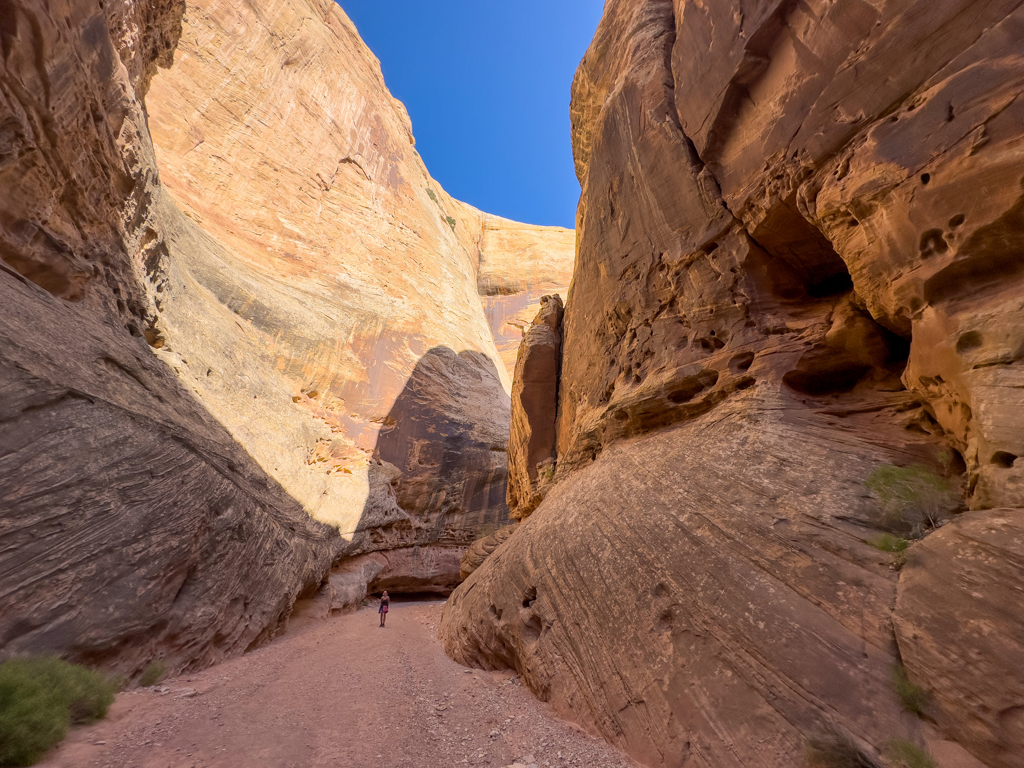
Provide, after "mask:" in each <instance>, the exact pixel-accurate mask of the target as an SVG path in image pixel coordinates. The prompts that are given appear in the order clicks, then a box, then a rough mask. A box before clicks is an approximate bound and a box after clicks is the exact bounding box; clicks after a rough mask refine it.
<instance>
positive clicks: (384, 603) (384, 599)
mask: <svg viewBox="0 0 1024 768" xmlns="http://www.w3.org/2000/svg"><path fill="white" fill-rule="evenodd" d="M390 602H391V599H390V598H389V597H388V591H387V590H386V589H385V590H384V594H383V595H381V596H380V608H378V609H377V613H379V614H380V625H381V626H382V627H383V626H384V622H385V621H386V620H387V618H388V603H390Z"/></svg>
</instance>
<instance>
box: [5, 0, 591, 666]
mask: <svg viewBox="0 0 1024 768" xmlns="http://www.w3.org/2000/svg"><path fill="white" fill-rule="evenodd" d="M0 43H2V46H0V54H2V68H0V88H2V91H0V93H2V97H3V101H2V103H0V257H2V261H0V292H2V296H0V316H2V322H0V361H2V362H0V393H2V397H0V403H2V406H0V409H2V415H0V510H2V512H0V596H2V597H0V616H2V618H0V654H7V653H16V652H25V651H31V652H40V651H48V652H49V651H53V652H60V653H64V654H67V655H69V656H72V657H75V658H80V659H85V660H90V661H95V662H102V663H104V664H107V665H108V666H112V667H117V668H119V669H121V670H122V671H124V672H127V673H134V672H136V671H138V670H139V669H140V668H141V667H142V666H144V665H145V663H146V662H148V661H149V660H150V659H151V658H162V659H164V660H165V662H166V663H167V664H168V665H169V666H171V667H173V668H183V667H186V666H190V665H191V666H198V665H202V664H206V663H209V662H211V661H215V660H217V659H218V658H221V657H223V656H225V655H228V654H231V653H238V652H241V651H244V650H245V649H246V648H248V647H251V646H252V645H254V644H257V643H259V642H262V641H263V640H265V639H266V638H267V637H270V636H273V634H274V633H276V632H277V631H279V630H280V628H281V627H283V626H284V624H285V622H286V620H287V617H288V615H289V613H290V611H291V609H292V606H293V603H294V602H295V600H296V599H297V598H299V597H305V596H310V595H312V594H314V593H316V592H317V590H318V589H321V590H327V591H330V592H331V593H332V594H333V595H334V596H335V606H336V607H344V606H345V605H348V604H350V603H352V602H355V603H358V601H359V600H360V599H361V598H362V596H363V595H365V590H366V588H367V582H368V581H369V580H372V579H374V578H377V577H379V579H380V580H381V583H382V584H388V585H390V586H391V587H392V588H394V587H397V588H403V587H406V588H409V589H438V590H447V589H451V588H452V587H453V586H454V585H455V584H456V583H457V581H458V572H459V556H460V555H461V553H462V551H463V549H464V548H465V546H466V545H468V544H469V542H471V541H472V540H474V539H476V538H478V537H479V536H480V535H481V534H483V533H486V532H488V531H490V530H494V529H495V528H497V527H498V526H499V525H501V524H503V523H505V522H508V510H507V507H506V505H505V501H504V496H505V484H506V476H507V461H506V458H505V456H506V454H505V450H506V440H507V434H508V423H509V397H508V388H509V377H508V375H507V373H506V371H505V366H504V365H503V363H502V359H501V357H500V355H499V353H498V350H497V348H496V346H495V340H494V338H493V337H492V335H491V332H490V328H489V325H488V320H487V316H486V313H485V311H484V307H483V304H482V301H483V299H482V296H481V293H479V292H478V282H479V280H480V275H481V273H482V271H484V270H482V267H481V265H482V264H485V263H486V264H489V265H491V264H498V265H500V264H502V263H506V262H507V261H508V257H507V256H506V255H505V254H504V253H503V251H502V248H503V247H505V246H506V244H507V243H509V242H519V241H521V240H522V239H523V237H524V236H523V235H522V232H521V231H520V230H529V232H530V234H529V237H527V238H526V239H527V240H528V241H529V242H530V243H532V245H531V246H530V247H527V248H525V250H524V249H522V248H521V249H519V256H520V260H521V261H522V262H523V264H522V265H520V266H519V267H518V268H519V269H520V270H521V271H525V272H530V270H531V267H530V266H529V265H530V263H531V261H530V260H531V259H532V258H534V257H533V256H531V254H542V255H543V258H541V256H540V255H538V256H537V257H536V267H535V268H534V269H533V271H532V273H536V274H537V275H539V276H540V277H543V278H545V279H546V276H547V275H549V274H552V273H559V274H562V272H564V266H558V265H568V270H569V271H570V272H571V265H572V260H573V251H572V233H571V232H570V233H568V234H567V233H566V231H565V230H555V229H545V228H536V227H535V228H529V227H525V225H518V224H516V223H514V222H507V221H505V220H503V219H498V218H497V217H490V216H487V215H486V214H482V213H480V212H479V211H476V210H475V209H473V208H471V207H469V206H467V205H465V204H463V203H460V202H458V201H455V200H452V199H451V198H450V197H448V196H447V195H446V194H445V193H444V191H443V190H442V189H441V188H440V186H439V185H437V183H436V182H434V181H433V180H432V179H431V178H430V176H429V175H428V174H427V172H426V170H425V168H424V167H423V163H422V161H421V160H420V158H419V156H418V154H417V153H416V151H415V149H414V145H413V138H412V133H411V126H410V123H409V119H408V116H407V115H406V113H405V110H404V109H403V108H402V106H401V104H399V103H398V102H396V101H395V100H394V99H392V98H391V96H390V94H388V92H387V89H386V88H385V86H384V83H383V79H382V77H381V73H380V68H379V65H378V63H377V61H376V59H374V57H373V55H372V54H371V53H370V52H369V51H368V50H367V49H366V47H365V45H364V44H363V43H362V41H361V40H360V39H359V36H358V34H357V32H356V30H355V28H354V27H353V26H352V24H351V22H350V21H349V20H348V19H347V17H346V16H345V15H344V13H343V12H342V11H341V9H340V8H339V7H338V6H337V5H336V4H335V3H333V2H328V1H327V0H322V1H321V0H289V1H288V2H275V3H272V4H271V5H262V6H260V7H259V8H257V7H256V6H252V5H248V6H244V7H243V6H238V7H235V6H232V5H231V4H227V5H225V4H217V3H212V2H206V0H196V1H195V2H191V3H188V4H187V7H186V4H185V3H182V2H168V1H165V0H151V1H149V2H140V3H135V4H122V3H107V4H106V5H105V6H104V8H103V9H100V8H99V7H97V6H95V4H94V3H92V2H85V0H81V1H79V0H73V1H69V2H59V3H57V4H56V5H55V4H53V3H50V4H48V5H44V4H40V3H36V2H33V1H32V0H12V1H11V2H7V3H0ZM172 61H173V66H171V64H172ZM157 65H162V66H163V67H170V68H169V69H164V70H162V71H161V72H159V73H157ZM144 97H145V103H143V98H144ZM531 249H532V250H531ZM503 259H504V261H503ZM552 264H555V265H556V266H552ZM559 270H562V272H559ZM487 271H488V274H490V275H491V276H492V277H493V278H494V279H496V280H499V282H500V280H501V267H500V266H498V267H489V268H488V270H487ZM532 273H531V274H532ZM510 279H513V280H519V276H518V273H517V276H510ZM517 285H518V284H517ZM527 287H532V283H531V284H530V285H527V284H526V283H525V282H524V283H523V287H522V289H523V290H525V289H526V288H527ZM517 290H518V289H517ZM371 556H373V557H374V558H376V559H375V560H373V562H372V563H369V562H368V561H366V559H365V558H368V557H371ZM332 566H333V569H332ZM332 570H333V573H332ZM352 574H356V576H355V577H353V576H352ZM335 577H337V578H335ZM325 580H328V581H337V582H338V583H337V584H335V585H334V586H331V585H330V584H324V582H325Z"/></svg>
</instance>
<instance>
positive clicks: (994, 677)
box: [893, 509, 1024, 768]
mask: <svg viewBox="0 0 1024 768" xmlns="http://www.w3.org/2000/svg"><path fill="white" fill-rule="evenodd" d="M1022 553H1024V510H1021V509H992V510H985V511H982V512H969V513H967V514H964V515H962V516H960V517H959V518H957V519H956V520H955V521H954V522H952V523H950V524H949V525H946V526H944V527H943V528H942V529H940V530H939V531H937V532H936V533H934V534H932V535H931V536H929V537H928V538H926V539H925V540H924V541H923V542H921V543H919V544H915V545H914V546H913V547H911V548H910V549H909V550H908V555H907V564H906V565H905V566H904V567H903V570H902V571H901V572H900V583H899V593H898V597H897V600H896V610H895V612H894V613H893V618H894V620H895V626H896V637H897V639H898V640H899V645H900V654H901V656H902V658H903V663H904V664H905V665H906V667H907V671H908V672H909V674H910V677H911V679H912V680H913V681H914V682H915V683H917V684H919V685H921V686H922V687H923V688H924V689H925V690H926V691H927V692H928V693H929V694H930V697H931V701H930V702H929V704H928V708H929V714H931V715H932V717H934V718H935V720H936V721H937V722H938V725H939V727H940V728H941V729H942V730H943V731H944V732H945V733H947V734H949V735H950V736H951V737H953V738H954V739H956V741H958V742H959V743H960V744H962V745H963V746H964V747H966V748H967V749H968V750H969V751H970V752H972V753H973V754H974V755H975V756H976V757H978V758H979V759H981V760H982V762H984V763H985V764H986V765H990V766H996V767H997V768H1012V766H1016V765H1017V764H1018V763H1019V762H1020V756H1021V754H1024V665H1022V664H1021V660H1022V659H1024V554H1022ZM1008 659H1015V660H1016V662H1017V663H1016V664H1009V665H1007V664H1006V663H1005V661H1006V660H1008Z"/></svg>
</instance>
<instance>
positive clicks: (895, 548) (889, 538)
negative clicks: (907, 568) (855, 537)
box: [868, 533, 910, 571]
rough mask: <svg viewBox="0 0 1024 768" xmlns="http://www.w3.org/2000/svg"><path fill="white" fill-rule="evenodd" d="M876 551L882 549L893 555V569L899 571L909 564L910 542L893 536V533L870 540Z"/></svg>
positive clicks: (869, 542)
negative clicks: (908, 549) (908, 551)
mask: <svg viewBox="0 0 1024 768" xmlns="http://www.w3.org/2000/svg"><path fill="white" fill-rule="evenodd" d="M868 544H870V545H871V546H872V547H874V548H875V549H880V550H881V551H882V552H891V553H892V556H893V557H892V567H893V568H895V569H896V570H897V571H898V570H899V569H900V568H902V567H903V566H904V565H906V562H907V547H909V546H910V542H909V541H907V540H906V539H904V538H901V537H899V536H893V535H892V534H891V533H883V534H881V535H879V536H876V537H875V538H873V539H869V540H868Z"/></svg>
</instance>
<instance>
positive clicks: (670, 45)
mask: <svg viewBox="0 0 1024 768" xmlns="http://www.w3.org/2000/svg"><path fill="white" fill-rule="evenodd" d="M1019 5H1020V4H1019V3H1015V2H1006V3H993V4H987V5H984V6H978V5H977V4H976V3H968V2H955V1H952V0H951V1H950V2H942V3H925V2H913V3H895V2H886V3H876V4H874V5H870V6H869V5H865V4H844V3H838V4H837V3H827V2H812V3H791V2H763V3H755V4H753V5H751V6H750V7H749V8H747V7H744V10H743V13H738V12H734V10H733V8H732V6H730V5H729V4H726V3H707V2H683V1H681V0H677V2H674V3H673V2H669V1H668V0H613V1H612V2H609V3H607V4H606V8H605V16H604V19H603V20H602V22H601V25H600V27H599V29H598V31H597V34H596V36H595V39H594V42H593V44H592V46H591V48H590V50H589V51H588V53H587V55H586V57H585V58H584V60H583V62H582V64H581V66H580V69H579V71H578V73H577V76H576V81H575V84H574V92H573V105H572V116H573V142H574V151H575V156H576V162H577V171H578V173H579V176H580V180H581V183H582V185H583V194H582V197H581V201H580V208H579V213H578V219H577V220H578V223H579V229H578V237H579V245H578V257H577V264H576V272H575V274H574V277H573V286H572V290H571V291H570V294H569V297H568V300H567V303H566V310H565V320H564V341H563V362H562V369H561V378H560V386H559V391H558V401H557V407H558V414H559V421H558V428H557V456H556V459H557V473H556V475H555V477H554V480H555V485H554V487H553V488H551V489H549V490H548V493H547V496H546V497H545V499H544V501H543V503H541V504H540V506H539V507H538V508H537V509H536V510H535V511H534V512H533V514H532V515H531V516H530V517H529V518H528V519H526V520H524V521H523V523H521V524H520V525H519V526H518V527H517V529H516V531H515V533H514V534H513V535H512V536H511V537H510V538H509V540H508V541H507V542H506V543H505V544H504V545H503V546H502V547H501V548H500V550H498V551H496V552H495V553H494V554H492V555H491V556H490V557H489V558H488V559H487V560H486V561H484V563H483V564H482V565H481V566H480V567H479V568H478V569H477V570H476V571H475V572H474V573H473V574H472V575H471V576H470V577H469V578H468V579H467V581H466V582H465V583H464V584H463V585H462V586H461V587H460V588H459V589H458V590H456V592H455V593H454V594H453V596H452V598H451V600H450V601H449V604H448V605H447V607H446V610H445V614H444V621H443V623H442V627H441V636H442V639H443V641H444V643H445V647H446V649H447V650H448V652H449V653H450V654H451V655H452V656H453V657H454V658H456V659H458V660H460V661H463V662H464V663H469V664H474V665H479V666H484V667H495V666H503V665H506V666H514V667H515V668H516V669H517V670H519V671H520V673H521V674H522V675H523V677H524V679H525V680H526V682H527V683H528V684H529V685H530V687H531V688H532V689H533V690H534V691H535V692H536V693H537V694H538V695H539V696H540V697H541V698H544V699H546V700H549V701H551V703H552V704H553V706H555V708H556V709H557V710H559V711H560V712H562V713H564V714H566V715H567V716H571V717H574V718H575V719H577V720H578V721H579V722H581V723H583V724H585V725H586V726H588V727H589V728H591V729H593V730H595V731H597V732H599V733H601V734H603V735H604V736H606V737H607V738H609V739H611V740H613V741H615V742H616V743H618V744H620V745H621V746H623V747H624V748H626V749H627V750H628V751H629V752H630V753H631V754H633V755H634V756H636V757H637V758H638V759H640V760H641V761H643V762H644V763H646V764H650V765H668V766H682V765H706V766H714V767H715V768H727V767H728V766H741V765H758V766H779V767H780V768H781V767H782V766H786V767H787V768H788V766H792V765H796V764H799V763H800V761H801V760H802V759H803V753H804V748H805V743H806V741H807V739H808V738H813V737H815V736H819V735H821V734H823V733H827V732H831V731H839V732H841V733H844V734H846V735H847V736H848V737H849V738H851V739H852V740H853V741H854V743H856V744H857V745H858V746H859V748H860V749H862V750H863V751H864V752H865V753H867V754H874V755H877V753H878V752H879V751H880V750H881V749H882V748H884V746H885V745H886V744H887V743H888V742H889V741H891V740H892V739H894V738H903V739H909V740H912V741H917V742H918V743H921V744H923V743H924V741H925V739H926V737H927V734H926V732H925V730H923V729H922V728H921V725H920V723H919V722H918V721H917V720H916V719H915V718H914V717H911V716H909V715H903V714H901V712H900V704H899V702H898V701H897V699H896V695H895V692H894V688H893V684H892V678H891V670H892V666H893V664H894V663H895V662H896V661H897V660H898V658H899V651H900V650H901V649H902V648H903V645H904V641H903V639H902V635H900V636H899V637H900V644H899V646H897V642H896V637H897V636H896V635H894V632H893V617H892V612H891V609H892V605H893V603H894V601H895V596H896V587H897V575H896V573H895V572H894V571H892V570H891V569H890V568H889V562H890V561H891V558H890V556H888V555H885V554H882V553H879V552H878V551H877V550H874V549H873V548H872V547H870V546H869V543H870V542H871V541H874V540H875V537H877V536H878V534H879V532H880V531H882V530H885V529H886V528H890V529H892V528H894V527H895V528H898V529H899V530H901V531H903V532H904V533H908V532H909V531H910V529H911V528H913V527H915V525H916V527H917V530H918V531H920V530H921V526H922V525H924V522H923V517H926V516H923V517H919V518H917V519H914V520H912V519H909V518H902V519H900V520H896V519H894V518H893V515H892V513H891V511H887V510H886V509H884V508H883V505H882V503H881V501H882V500H881V499H880V498H873V497H872V494H871V493H870V492H869V489H868V487H867V485H866V480H867V479H868V478H869V477H870V476H871V475H872V472H873V470H875V469H877V468H878V467H879V466H884V465H889V464H895V465H900V466H903V465H909V464H914V463H923V464H925V465H927V466H929V467H931V468H932V469H933V471H935V472H937V473H942V472H946V473H948V474H949V475H950V481H951V483H952V484H953V485H954V486H958V485H959V486H960V487H962V489H963V491H964V493H965V495H966V501H967V503H969V504H970V506H972V507H974V508H982V507H991V506H1009V507H1021V506H1024V501H1022V500H1021V498H1020V490H1019V489H1020V480H1019V474H1020V461H1019V458H1018V457H1020V456H1021V455H1022V454H1024V422H1022V419H1024V415H1022V414H1024V409H1021V408H1020V407H1019V404H1020V397H1021V391H1022V389H1021V383H1022V381H1021V377H1022V374H1024V366H1022V365H1021V359H1022V356H1024V335H1022V334H1024V323H1022V322H1021V319H1022V309H1024V291H1022V290H1021V288H1022V281H1021V270H1022V267H1024V261H1022V260H1021V258H1020V254H1021V253H1022V252H1024V241H1022V235H1024V221H1022V219H1021V212H1022V207H1021V206H1022V196H1021V186H1020V164H1021V160H1022V158H1024V152H1022V150H1024V141H1022V138H1024V137H1022V131H1021V125H1022V124H1024V123H1022V114H1021V109H1022V102H1021V98H1020V93H1021V66H1020V64H1021V57H1020V50H1019V44H1018V43H1019V40H1020V39H1021V36H1022V31H1024V27H1022V24H1024V16H1022V10H1021V9H1020V7H1019ZM1015 41H1017V42H1015ZM550 407H554V404H550V403H549V408H550ZM515 408H518V406H517V405H516V403H515V401H514V409H515ZM525 415H526V414H525V412H521V413H518V414H517V413H515V412H514V413H513V423H514V422H515V420H516V419H518V418H523V417H525ZM950 449H952V450H950ZM510 455H512V456H514V457H517V458H515V459H514V460H513V462H512V466H511V467H510V476H512V477H515V476H517V474H518V473H520V472H522V471H523V467H521V466H519V465H518V462H519V461H520V458H519V457H522V456H523V455H525V446H524V445H521V444H518V443H517V441H513V444H512V445H511V446H510ZM961 458H962V463H961ZM1015 462H1016V464H1015ZM961 471H962V472H963V474H962V475H958V474H957V473H958V472H961ZM947 514H948V507H943V508H942V510H941V511H940V512H938V513H936V515H934V516H933V517H935V518H936V519H934V522H935V523H938V524H941V523H942V522H943V519H944V518H945V516H946V515H947ZM940 533H944V530H943V531H940ZM933 535H936V536H938V535H939V534H938V533H937V534H933ZM950 535H952V534H950ZM928 543H929V539H926V540H925V543H924V544H921V545H916V547H924V546H925V545H927V544H928ZM912 551H913V550H912ZM950 551H951V550H950ZM948 554H949V553H948V551H946V550H944V549H943V548H942V547H939V546H938V545H936V549H935V554H934V556H933V557H932V559H933V560H936V561H938V560H941V558H942V557H945V556H947V555H948ZM991 556H992V557H993V559H994V562H995V563H998V562H1000V561H1002V562H1003V563H1004V564H1003V565H1000V566H999V568H1005V569H1006V570H1005V572H1009V571H1010V570H1012V568H1010V566H1009V565H1007V563H1009V562H1010V561H1009V560H1008V559H1007V558H1008V557H1009V555H1008V554H1007V552H1005V551H1003V552H1001V553H1000V552H998V551H993V552H992V554H991ZM934 567H937V568H942V567H943V566H941V565H937V566H934ZM914 572H915V569H914V568H908V571H907V574H908V575H907V578H908V579H910V578H911V574H913V573H914ZM999 572H1000V573H1002V572H1004V571H1003V570H1000V571H999ZM924 592H925V590H922V589H920V588H915V590H914V594H917V595H921V594H924ZM911 594H912V593H911V592H910V591H908V592H907V598H906V600H907V601H910V602H913V601H914V600H915V599H918V598H915V597H913V596H911ZM1007 596H1008V597H1007V599H1008V600H1017V601H1019V600H1020V599H1021V597H1020V595H1019V590H1017V591H1014V590H1012V589H1011V590H1009V591H1008V592H1007ZM902 605H903V601H902V600H901V606H902ZM977 608H978V610H979V611H980V612H982V613H984V612H985V611H986V610H987V608H986V606H985V605H978V606H977ZM900 610H901V611H906V612H907V615H908V617H909V616H910V615H914V616H915V617H922V618H921V619H920V620H921V621H922V622H924V623H929V624H930V625H934V620H933V619H930V618H929V619H927V621H926V619H925V616H926V615H927V612H924V613H922V612H920V611H914V610H912V609H911V608H910V607H909V606H903V607H901V609H900ZM1002 610H1006V611H1009V614H1008V615H1013V612H1014V611H1016V610H1017V609H1016V608H1015V607H1008V606H1004V608H1003V609H1002ZM915 620H916V619H915ZM908 621H910V620H909V619H908ZM988 626H991V627H992V628H993V631H995V632H996V633H1005V632H1008V631H1009V629H1008V627H1009V623H1008V622H1007V621H1005V620H1003V619H1002V618H999V617H996V616H989V618H988ZM929 631H931V632H934V631H936V630H933V629H930V630H929ZM963 641H964V642H966V643H968V644H970V643H972V642H974V641H973V640H972V638H971V637H964V638H963ZM977 642H978V643H980V642H981V641H980V640H979V641H977ZM984 642H985V643H987V644H986V645H984V646H983V645H981V644H975V645H973V646H970V645H969V650H965V652H964V656H965V657H966V656H971V655H972V654H989V655H990V658H989V659H988V663H989V664H990V665H991V666H990V667H986V668H988V669H991V670H1000V671H1001V673H1002V674H1003V675H1005V676H1007V677H1010V676H1011V670H1012V669H1013V668H1014V665H1015V664H1018V663H1019V659H1016V658H1014V657H1013V656H1012V654H1010V653H1009V652H1008V650H1007V649H1011V650H1012V648H1013V647H1015V646H1014V644H1013V642H1010V641H1007V642H1005V643H1004V642H1002V641H984ZM993 649H1001V650H999V651H998V652H997V651H995V650H993ZM909 656H915V653H910V654H909ZM916 656H917V658H916V660H915V661H912V662H911V661H909V660H908V665H909V667H908V668H909V669H910V674H911V678H912V679H913V680H914V682H916V683H918V684H920V685H922V686H924V687H925V689H927V690H931V689H932V687H933V686H934V689H935V690H934V693H935V695H936V698H937V699H940V700H942V699H945V700H946V701H947V703H946V704H943V709H942V711H943V720H942V723H941V725H942V728H943V731H944V733H945V734H946V736H949V737H953V738H956V739H960V740H961V743H962V745H963V746H964V747H966V748H967V749H968V750H969V751H971V752H973V753H974V754H975V755H976V756H978V757H981V758H983V759H985V760H986V761H989V762H990V764H992V765H999V764H1000V763H999V760H1002V759H1003V757H1000V755H1003V756H1005V755H1008V754H1013V753H1012V752H1007V751H1006V750H1007V745H1009V744H1014V749H1016V750H1017V751H1018V752H1019V751H1020V750H1021V749H1022V748H1024V747H1022V746H1021V745H1016V744H1015V743H1014V740H1015V739H1017V738H1019V737H1018V736H1017V735H1015V733H1014V731H1013V728H1014V727H1015V725H1014V723H1015V721H1014V720H1013V717H1014V716H1013V715H1012V705H1011V715H1010V716H1009V717H1008V718H1007V719H1006V720H1005V722H1003V721H1001V722H1000V723H999V724H998V725H994V724H993V723H994V721H993V720H992V719H991V718H989V719H988V720H987V721H986V726H985V728H975V727H972V726H970V725H968V723H967V720H968V719H969V718H968V717H967V715H965V711H964V709H963V708H962V707H961V708H957V707H953V706H951V705H949V704H948V700H949V698H950V697H951V696H952V695H954V694H952V692H951V691H952V689H951V688H950V687H949V686H948V685H947V684H946V683H944V682H943V679H944V678H945V676H946V675H947V674H948V670H947V669H942V668H939V667H938V666H936V664H935V662H934V659H933V658H931V657H928V656H927V655H926V654H923V653H921V652H919V651H918V652H916ZM932 672H934V673H935V674H936V676H937V677H936V679H935V680H934V681H930V680H929V675H930V674H931V673H932ZM996 674H999V672H996ZM973 679H978V678H973ZM968 685H970V686H975V687H976V683H973V682H971V683H968ZM972 690H973V688H972ZM979 696H980V694H979ZM977 701H978V702H981V701H982V699H981V698H978V699H977ZM983 719H984V718H983ZM986 729H987V730H986ZM993 756H995V757H993Z"/></svg>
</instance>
